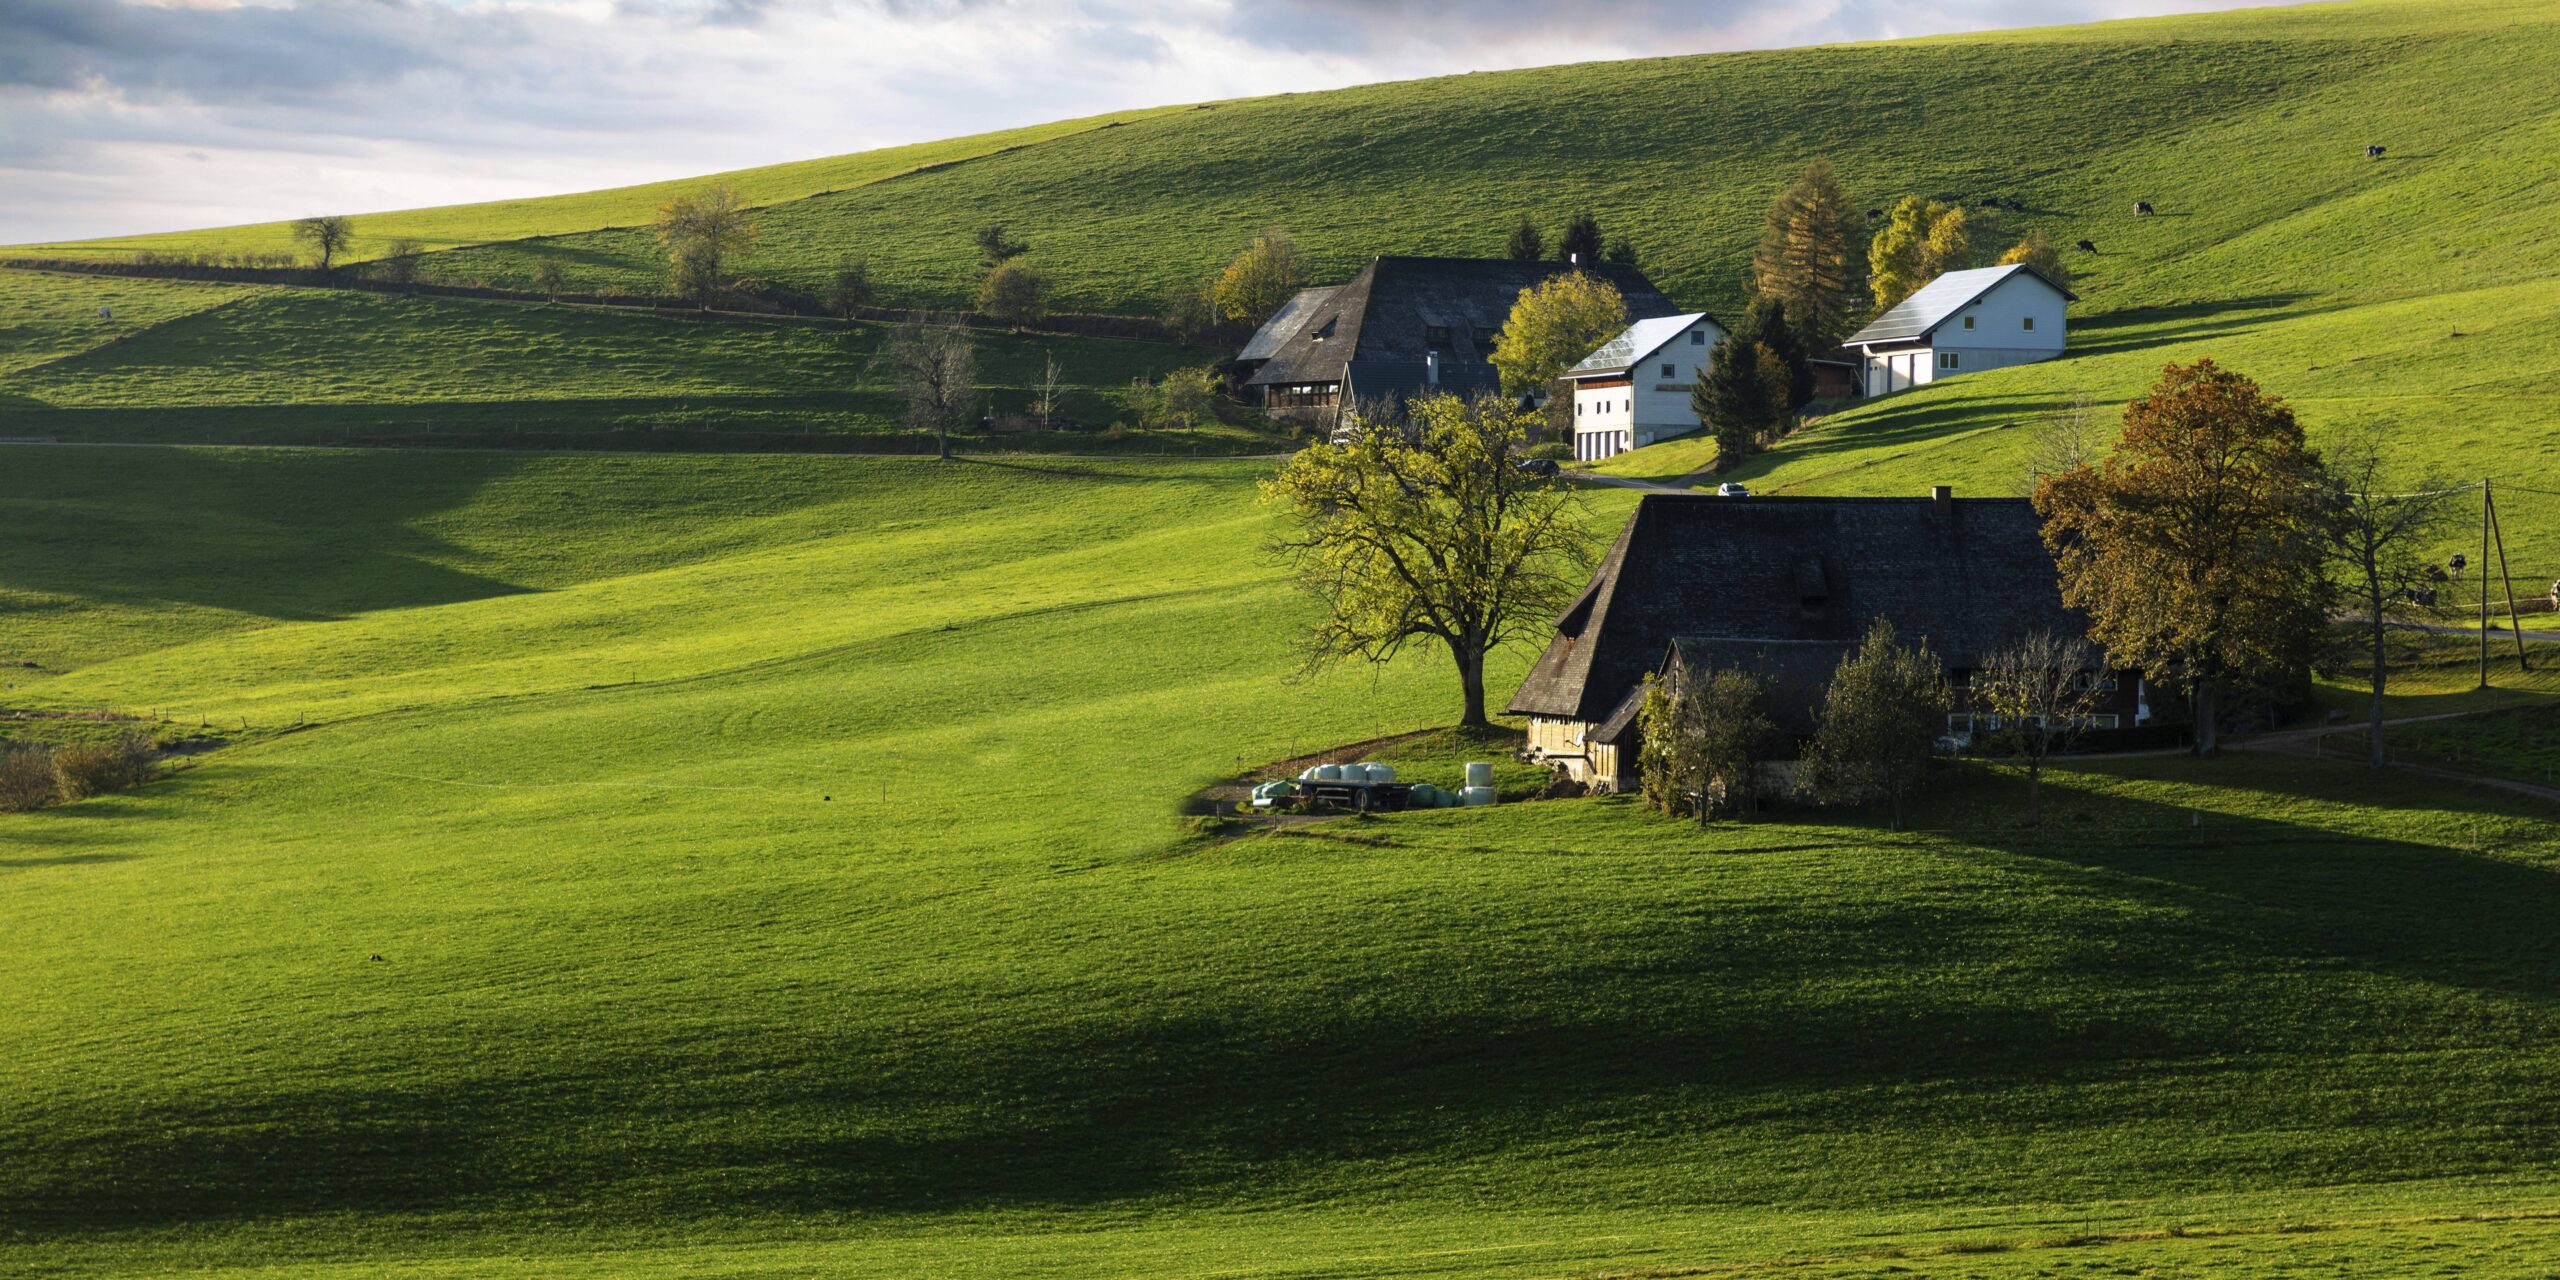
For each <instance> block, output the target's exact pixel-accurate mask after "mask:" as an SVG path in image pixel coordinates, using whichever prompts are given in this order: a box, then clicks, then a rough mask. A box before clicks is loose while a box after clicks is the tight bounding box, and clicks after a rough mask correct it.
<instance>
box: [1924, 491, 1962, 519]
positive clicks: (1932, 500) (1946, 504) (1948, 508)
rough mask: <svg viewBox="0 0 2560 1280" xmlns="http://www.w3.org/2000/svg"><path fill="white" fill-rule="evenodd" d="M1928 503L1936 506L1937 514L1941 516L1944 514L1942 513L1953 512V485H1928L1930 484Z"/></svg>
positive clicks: (1954, 504) (1954, 507)
mask: <svg viewBox="0 0 2560 1280" xmlns="http://www.w3.org/2000/svg"><path fill="white" fill-rule="evenodd" d="M1929 504H1930V505H1931V506H1933V507H1936V508H1937V510H1938V514H1939V515H1941V516H1944V515H1947V514H1949V513H1951V512H1953V511H1954V510H1955V509H1956V491H1955V487H1954V486H1952V485H1943V484H1933V485H1930V486H1929Z"/></svg>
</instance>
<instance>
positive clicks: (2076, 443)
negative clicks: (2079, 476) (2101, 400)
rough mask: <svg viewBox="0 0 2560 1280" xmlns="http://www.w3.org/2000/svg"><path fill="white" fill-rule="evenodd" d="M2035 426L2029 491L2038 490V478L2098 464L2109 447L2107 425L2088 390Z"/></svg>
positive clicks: (2030, 445) (2029, 456)
mask: <svg viewBox="0 0 2560 1280" xmlns="http://www.w3.org/2000/svg"><path fill="white" fill-rule="evenodd" d="M2032 430H2033V431H2034V435H2033V436H2031V437H2030V438H2029V443H2028V446H2027V492H2029V493H2033V492H2035V489H2036V481H2038V480H2040V479H2042V478H2044V477H2046V476H2058V475H2061V474H2063V473H2064V472H2067V471H2077V470H2079V469H2080V468H2082V467H2094V466H2096V465H2097V464H2098V456H2099V455H2100V454H2103V453H2105V452H2106V449H2107V442H2106V441H2105V439H2104V438H2103V433H2104V431H2105V426H2104V424H2103V423H2102V422H2101V420H2100V419H2099V417H2098V407H2097V404H2096V403H2095V402H2094V401H2092V400H2090V399H2089V393H2088V392H2086V391H2082V392H2078V393H2075V394H2074V395H2073V396H2072V397H2071V404H2070V406H2069V407H2068V408H2065V409H2063V410H2061V411H2060V412H2058V413H2054V414H2050V415H2047V416H2046V417H2045V418H2043V419H2042V420H2040V421H2038V422H2037V423H2036V424H2035V426H2034V427H2033V428H2032Z"/></svg>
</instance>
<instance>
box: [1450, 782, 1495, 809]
mask: <svg viewBox="0 0 2560 1280" xmlns="http://www.w3.org/2000/svg"><path fill="white" fill-rule="evenodd" d="M1458 794H1459V795H1460V796H1461V797H1463V798H1464V799H1465V800H1466V802H1467V806H1468V807H1469V808H1475V807H1478V806H1481V805H1488V804H1492V803H1493V788H1491V787H1469V788H1467V789H1466V790H1464V791H1461V792H1459V793H1458Z"/></svg>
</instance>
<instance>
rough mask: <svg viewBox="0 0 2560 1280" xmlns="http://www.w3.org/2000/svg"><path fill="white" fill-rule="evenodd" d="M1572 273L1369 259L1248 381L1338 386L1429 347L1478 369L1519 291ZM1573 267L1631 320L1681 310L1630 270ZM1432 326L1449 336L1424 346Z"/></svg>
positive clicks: (1568, 267)
mask: <svg viewBox="0 0 2560 1280" xmlns="http://www.w3.org/2000/svg"><path fill="white" fill-rule="evenodd" d="M1574 270H1577V268H1576V267H1574V266H1573V265H1572V264H1570V263H1564V262H1515V261H1512V260H1510V259H1508V258H1405V257H1382V258H1376V259H1373V260H1371V261H1370V263H1369V265H1368V266H1366V267H1364V268H1362V269H1361V271H1360V274H1358V275H1356V276H1353V277H1352V278H1351V280H1350V282H1349V283H1347V284H1343V285H1340V286H1338V287H1336V288H1335V289H1334V290H1333V292H1332V293H1331V294H1329V295H1327V296H1326V297H1325V298H1324V299H1323V300H1322V301H1321V302H1319V303H1317V304H1316V305H1315V306H1313V307H1310V308H1308V311H1307V316H1306V319H1304V320H1303V321H1300V322H1299V323H1298V325H1297V327H1296V329H1295V330H1294V331H1293V332H1291V333H1290V334H1289V335H1288V336H1287V337H1286V338H1285V339H1283V340H1281V341H1280V342H1279V343H1278V344H1277V349H1276V350H1275V351H1274V353H1273V354H1272V356H1271V357H1270V359H1269V361H1268V362H1267V363H1265V364H1264V365H1263V366H1262V367H1261V368H1260V369H1258V370H1256V371H1255V372H1254V375H1253V377H1252V378H1250V379H1248V380H1247V381H1248V383H1249V384H1251V385H1258V386H1272V385H1277V384H1281V383H1292V382H1339V381H1341V380H1342V371H1343V366H1345V365H1347V364H1350V363H1352V362H1353V361H1355V360H1356V361H1360V362H1362V363H1364V364H1369V363H1375V364H1381V365H1385V364H1407V365H1416V366H1418V365H1420V364H1422V363H1423V360H1424V358H1425V356H1426V355H1428V354H1429V353H1430V352H1432V351H1434V350H1437V351H1439V352H1440V357H1441V359H1442V360H1443V361H1444V362H1450V363H1458V362H1465V363H1482V362H1483V361H1484V360H1485V358H1486V357H1488V356H1490V355H1491V354H1492V346H1491V340H1492V336H1493V335H1494V334H1496V333H1498V332H1500V331H1501V329H1502V326H1503V323H1504V322H1505V321H1507V320H1509V319H1510V318H1511V307H1512V305H1513V304H1514V303H1516V302H1518V301H1519V300H1520V291H1521V290H1523V289H1527V288H1529V287H1531V286H1533V285H1536V284H1538V283H1540V282H1542V281H1545V280H1547V279H1549V278H1551V277H1554V276H1560V275H1564V274H1567V273H1569V272H1572V271H1574ZM1579 270H1584V271H1588V272H1590V273H1591V274H1593V275H1596V276H1598V277H1600V278H1601V279H1603V280H1606V281H1608V282H1609V283H1610V284H1612V285H1615V286H1616V287H1617V290H1618V293H1619V294H1620V296H1622V297H1624V298H1625V299H1626V304H1627V314H1628V315H1629V316H1630V317H1633V318H1637V319H1644V318H1649V317H1653V316H1666V315H1670V314H1673V313H1674V312H1676V311H1678V310H1679V308H1678V307H1675V306H1673V305H1672V303H1671V299H1669V298H1666V297H1664V296H1663V295H1662V291H1661V290H1659V289H1657V288H1655V287H1654V286H1653V282H1652V281H1651V280H1648V279H1646V278H1645V276H1644V273H1643V272H1641V271H1638V270H1636V269H1635V268H1634V267H1630V266H1624V265H1621V264H1618V263H1603V264H1600V265H1598V266H1589V267H1582V268H1579ZM1435 327H1436V328H1445V329H1447V330H1449V335H1448V342H1447V343H1446V344H1445V345H1444V346H1441V347H1436V348H1435V347H1434V346H1432V345H1431V341H1430V335H1429V330H1431V329H1432V328H1435Z"/></svg>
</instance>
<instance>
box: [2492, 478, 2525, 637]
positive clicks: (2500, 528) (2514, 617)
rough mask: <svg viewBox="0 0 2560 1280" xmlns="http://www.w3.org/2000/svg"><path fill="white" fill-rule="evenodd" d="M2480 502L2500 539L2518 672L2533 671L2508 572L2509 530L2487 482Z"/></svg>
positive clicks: (2502, 574)
mask: <svg viewBox="0 0 2560 1280" xmlns="http://www.w3.org/2000/svg"><path fill="white" fill-rule="evenodd" d="M2480 501H2481V503H2482V505H2484V506H2486V507H2487V508H2488V509H2489V532H2490V533H2492V534H2494V535H2496V537H2497V539H2498V580H2499V581H2501V582H2503V583H2505V584H2506V586H2507V627H2508V629H2509V630H2512V631H2514V632H2515V635H2516V670H2518V671H2531V670H2533V664H2532V663H2530V662H2528V661H2526V660H2525V656H2524V615H2522V614H2520V613H2518V612H2516V580H2515V576H2514V575H2513V574H2510V573H2508V572H2507V529H2506V526H2505V525H2503V524H2501V523H2499V521H2498V505H2497V503H2496V502H2495V501H2493V500H2491V498H2490V497H2489V482H2488V481H2486V480H2483V481H2481V482H2480ZM2480 567H2481V568H2482V569H2487V568H2488V567H2489V566H2487V565H2485V564H2484V565H2482V566H2480ZM2480 594H2481V596H2482V597H2483V598H2486V597H2487V596H2488V594H2489V582H2488V579H2486V578H2483V579H2481V581H2480Z"/></svg>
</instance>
